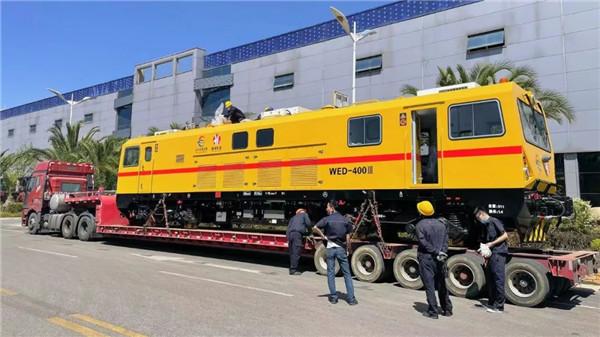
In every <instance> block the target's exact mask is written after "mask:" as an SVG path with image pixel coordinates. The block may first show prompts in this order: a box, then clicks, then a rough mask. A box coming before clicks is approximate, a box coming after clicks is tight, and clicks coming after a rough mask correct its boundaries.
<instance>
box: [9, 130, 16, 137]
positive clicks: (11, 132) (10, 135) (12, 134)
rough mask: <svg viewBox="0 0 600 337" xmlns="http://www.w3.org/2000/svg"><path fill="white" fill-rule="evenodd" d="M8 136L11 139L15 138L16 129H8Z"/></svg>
mask: <svg viewBox="0 0 600 337" xmlns="http://www.w3.org/2000/svg"><path fill="white" fill-rule="evenodd" d="M8 136H9V137H14V136H15V129H8Z"/></svg>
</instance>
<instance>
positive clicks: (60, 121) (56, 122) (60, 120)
mask: <svg viewBox="0 0 600 337" xmlns="http://www.w3.org/2000/svg"><path fill="white" fill-rule="evenodd" d="M62 125H63V121H62V119H57V120H55V121H54V126H55V127H57V128H59V129H60V128H62Z"/></svg>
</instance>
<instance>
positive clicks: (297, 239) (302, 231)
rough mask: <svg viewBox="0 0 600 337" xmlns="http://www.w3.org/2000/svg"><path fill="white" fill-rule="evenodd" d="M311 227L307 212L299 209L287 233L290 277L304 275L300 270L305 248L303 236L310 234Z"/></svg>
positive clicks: (291, 220)
mask: <svg viewBox="0 0 600 337" xmlns="http://www.w3.org/2000/svg"><path fill="white" fill-rule="evenodd" d="M310 226H311V222H310V218H309V217H308V214H306V210H305V209H304V208H298V209H297V210H296V214H295V215H294V216H293V217H292V218H291V219H290V222H289V224H288V229H287V233H286V236H287V239H288V249H289V251H290V275H302V273H300V271H299V270H298V262H299V261H300V253H302V248H303V247H304V243H303V242H302V236H304V235H306V234H307V233H308V228H309V227H310Z"/></svg>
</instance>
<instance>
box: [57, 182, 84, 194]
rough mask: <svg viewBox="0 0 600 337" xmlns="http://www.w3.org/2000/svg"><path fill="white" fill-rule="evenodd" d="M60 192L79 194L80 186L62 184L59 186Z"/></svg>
mask: <svg viewBox="0 0 600 337" xmlns="http://www.w3.org/2000/svg"><path fill="white" fill-rule="evenodd" d="M60 191H61V192H79V191H81V184H79V183H62V184H60Z"/></svg>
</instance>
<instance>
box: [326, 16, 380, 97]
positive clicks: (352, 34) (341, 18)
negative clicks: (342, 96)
mask: <svg viewBox="0 0 600 337" xmlns="http://www.w3.org/2000/svg"><path fill="white" fill-rule="evenodd" d="M329 8H330V9H331V13H332V14H333V16H334V17H335V19H336V20H337V22H339V24H340V25H341V26H342V29H344V31H345V32H346V33H347V34H348V35H349V36H350V38H351V39H352V104H354V103H355V102H356V44H357V43H358V41H360V40H362V39H364V38H365V37H367V36H369V35H373V34H375V33H377V32H376V31H374V30H372V29H366V30H363V31H362V32H360V33H357V32H356V21H353V22H352V31H350V24H349V23H348V19H347V18H346V16H345V15H344V13H342V12H341V11H340V10H338V9H337V8H335V7H329Z"/></svg>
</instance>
